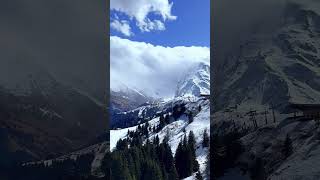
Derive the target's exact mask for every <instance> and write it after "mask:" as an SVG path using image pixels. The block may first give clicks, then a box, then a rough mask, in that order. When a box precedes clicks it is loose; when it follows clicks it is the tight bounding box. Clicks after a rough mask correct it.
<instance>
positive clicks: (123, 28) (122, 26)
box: [110, 19, 133, 36]
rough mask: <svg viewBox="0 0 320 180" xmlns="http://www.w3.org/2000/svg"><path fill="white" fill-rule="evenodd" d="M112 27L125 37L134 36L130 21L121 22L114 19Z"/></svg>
mask: <svg viewBox="0 0 320 180" xmlns="http://www.w3.org/2000/svg"><path fill="white" fill-rule="evenodd" d="M110 27H111V28H113V29H115V30H117V31H119V32H121V33H122V34H124V35H125V36H131V35H133V33H132V32H131V28H130V26H129V22H128V21H125V20H122V21H119V20H117V19H114V20H112V22H111V24H110Z"/></svg>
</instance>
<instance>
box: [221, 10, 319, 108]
mask: <svg viewBox="0 0 320 180" xmlns="http://www.w3.org/2000/svg"><path fill="white" fill-rule="evenodd" d="M319 29H320V16H319V14H318V12H316V11H313V10H311V9H308V8H307V7H305V6H301V5H298V4H288V5H287V7H286V11H285V14H284V15H283V23H282V25H281V26H280V27H279V28H278V29H277V31H276V32H274V33H271V34H270V33H269V34H265V33H259V32H257V33H256V34H253V35H252V37H251V38H250V39H249V40H248V41H246V42H245V43H244V44H242V45H241V48H240V51H238V52H230V54H229V55H228V56H225V57H224V58H225V61H224V64H223V66H222V68H221V69H223V70H222V74H223V76H221V77H222V78H223V80H222V82H223V83H222V84H220V85H219V92H218V93H217V95H216V97H215V98H216V110H217V111H218V110H221V109H223V108H227V107H229V106H234V105H240V106H241V105H243V106H251V107H253V106H254V105H265V106H272V105H273V106H275V107H276V108H277V109H278V110H280V111H281V110H282V109H283V107H285V106H286V105H287V103H288V102H296V103H318V102H320V88H319V87H320V72H319V65H320V53H319V51H320V43H319V42H320V41H319V40H320V33H319Z"/></svg>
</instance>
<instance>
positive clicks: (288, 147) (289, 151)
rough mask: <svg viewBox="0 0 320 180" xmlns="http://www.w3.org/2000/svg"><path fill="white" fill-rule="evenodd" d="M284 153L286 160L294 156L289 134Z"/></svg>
mask: <svg viewBox="0 0 320 180" xmlns="http://www.w3.org/2000/svg"><path fill="white" fill-rule="evenodd" d="M282 152H283V155H284V157H285V158H287V157H289V156H290V155H291V154H292V140H291V138H290V136H289V134H287V136H286V139H285V141H284V145H283V150H282Z"/></svg>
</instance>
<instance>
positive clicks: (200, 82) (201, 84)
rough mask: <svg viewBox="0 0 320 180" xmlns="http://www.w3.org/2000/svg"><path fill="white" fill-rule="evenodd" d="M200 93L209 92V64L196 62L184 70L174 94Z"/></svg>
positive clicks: (196, 94) (192, 94) (188, 94)
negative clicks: (184, 73)
mask: <svg viewBox="0 0 320 180" xmlns="http://www.w3.org/2000/svg"><path fill="white" fill-rule="evenodd" d="M200 94H210V65H209V64H208V63H205V62H201V63H198V64H196V65H195V66H194V67H192V68H191V69H189V70H188V71H187V72H186V75H185V76H184V78H182V80H181V81H180V82H179V83H178V87H177V90H176V93H175V96H176V97H179V96H180V97H181V96H200Z"/></svg>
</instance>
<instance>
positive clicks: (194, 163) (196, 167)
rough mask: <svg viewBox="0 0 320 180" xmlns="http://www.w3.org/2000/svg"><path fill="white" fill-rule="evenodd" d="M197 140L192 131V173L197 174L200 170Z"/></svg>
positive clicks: (189, 147)
mask: <svg viewBox="0 0 320 180" xmlns="http://www.w3.org/2000/svg"><path fill="white" fill-rule="evenodd" d="M195 148H196V140H195V136H194V133H193V131H190V133H189V137H188V150H189V151H190V153H191V160H192V161H191V162H192V172H196V171H198V170H199V163H198V161H197V157H196V149H195Z"/></svg>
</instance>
